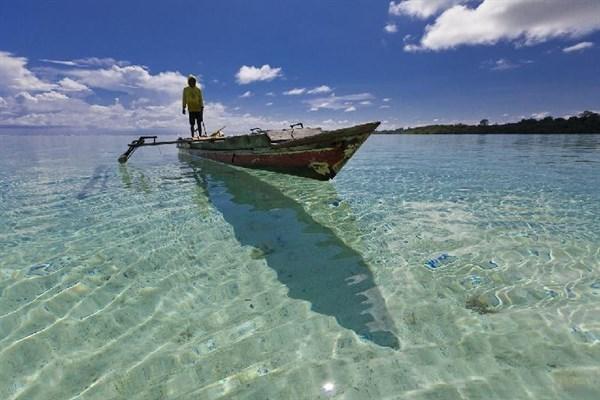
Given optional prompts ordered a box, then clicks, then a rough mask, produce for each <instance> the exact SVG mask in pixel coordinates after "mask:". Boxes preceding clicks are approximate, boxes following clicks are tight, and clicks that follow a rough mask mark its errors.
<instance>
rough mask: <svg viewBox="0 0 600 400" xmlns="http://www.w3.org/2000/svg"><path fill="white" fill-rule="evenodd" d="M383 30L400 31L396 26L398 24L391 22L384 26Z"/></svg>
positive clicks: (389, 31)
mask: <svg viewBox="0 0 600 400" xmlns="http://www.w3.org/2000/svg"><path fill="white" fill-rule="evenodd" d="M383 30H384V31H386V32H387V33H396V32H398V26H396V24H392V23H389V24H387V25H386V26H384V27H383Z"/></svg>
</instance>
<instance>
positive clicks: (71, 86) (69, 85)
mask: <svg viewBox="0 0 600 400" xmlns="http://www.w3.org/2000/svg"><path fill="white" fill-rule="evenodd" d="M58 86H59V87H58V90H60V91H62V92H72V93H73V92H78V93H89V92H91V89H90V88H89V87H87V86H86V85H84V84H82V83H80V82H77V81H74V80H73V79H71V78H63V79H61V80H60V81H58Z"/></svg>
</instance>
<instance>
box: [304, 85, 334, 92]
mask: <svg viewBox="0 0 600 400" xmlns="http://www.w3.org/2000/svg"><path fill="white" fill-rule="evenodd" d="M330 92H331V88H330V87H329V86H327V85H321V86H317V87H315V88H312V89H310V90H309V91H308V92H307V93H308V94H325V93H330Z"/></svg>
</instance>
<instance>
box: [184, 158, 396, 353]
mask: <svg viewBox="0 0 600 400" xmlns="http://www.w3.org/2000/svg"><path fill="white" fill-rule="evenodd" d="M182 160H184V161H185V162H186V163H187V164H188V165H190V166H191V168H192V171H193V172H192V173H193V174H194V179H196V181H197V182H198V184H199V186H201V187H202V189H203V190H205V191H206V193H207V196H208V197H209V199H210V201H211V203H212V204H213V205H214V206H215V207H216V208H217V209H218V210H219V211H220V212H221V213H222V215H223V217H224V218H225V220H226V221H227V222H228V223H230V224H231V225H232V226H233V228H234V232H235V236H236V238H237V239H238V240H239V242H240V243H241V244H243V245H249V246H253V247H255V248H257V249H258V254H259V255H260V256H262V257H264V258H265V260H266V262H267V264H268V265H269V267H271V268H272V269H273V270H275V272H276V273H277V278H278V280H279V281H280V282H281V283H283V284H284V285H286V286H287V287H288V290H289V292H288V295H289V296H290V297H291V298H294V299H300V300H306V301H308V302H310V303H311V309H312V310H313V311H315V312H318V313H321V314H324V315H329V316H333V317H334V318H335V319H336V320H337V322H338V323H339V325H341V326H342V327H344V328H347V329H351V330H353V331H354V332H356V334H358V335H359V336H361V337H363V338H364V339H367V340H370V341H372V342H374V343H376V344H377V345H380V346H385V347H391V348H394V349H398V348H399V347H400V343H399V341H398V338H397V336H396V334H395V332H396V329H395V327H394V323H393V320H392V318H391V317H390V315H389V312H388V310H387V308H386V305H385V300H384V299H383V297H382V295H381V292H380V291H379V289H378V288H377V286H376V285H375V282H374V279H373V274H372V273H371V271H370V270H369V267H368V265H367V264H366V262H365V261H364V260H363V258H362V257H361V255H360V254H359V253H358V252H357V251H355V250H354V249H352V248H351V247H349V246H348V245H346V244H345V243H344V242H343V241H342V240H341V239H340V238H338V237H337V236H336V234H335V233H334V232H333V231H332V230H331V229H329V228H327V227H325V226H323V225H321V224H319V223H318V222H317V221H315V220H314V219H313V218H312V217H311V216H310V215H309V214H308V213H307V212H306V211H305V210H304V208H303V207H302V206H301V205H300V204H299V203H297V202H296V201H294V200H293V199H291V198H289V197H288V196H285V195H284V194H283V193H282V192H281V191H280V190H279V189H278V188H276V187H275V186H273V185H270V184H268V183H266V182H265V181H263V180H262V179H259V178H257V177H255V176H253V175H251V174H249V173H246V172H244V171H241V170H239V169H236V168H232V167H230V166H226V165H220V164H218V163H214V162H211V161H190V160H189V159H187V158H182ZM296 179H298V178H296ZM322 184H327V183H322Z"/></svg>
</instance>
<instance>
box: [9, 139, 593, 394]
mask: <svg viewBox="0 0 600 400" xmlns="http://www.w3.org/2000/svg"><path fill="white" fill-rule="evenodd" d="M129 139H130V138H128V137H123V136H103V137H85V136H72V137H63V136H17V135H15V136H10V135H9V136H0V143H1V144H0V398H1V399H23V400H25V399H27V400H29V399H103V400H104V399H217V398H230V399H319V398H320V399H328V398H334V399H489V398H497V399H597V398H600V177H599V171H600V136H599V135H580V136H579V135H575V136H562V135H557V136H536V135H522V136H510V135H506V136H505V135H497V136H388V137H386V136H374V137H371V138H370V139H369V140H368V141H367V143H366V144H365V145H364V147H363V148H362V149H361V150H360V151H359V152H358V153H357V154H356V155H355V157H354V158H353V159H352V160H351V161H350V163H349V164H348V165H347V166H346V167H345V168H344V170H343V171H342V173H341V174H340V175H339V176H338V177H337V178H336V179H335V180H333V181H331V182H325V183H324V182H314V181H310V180H306V179H302V178H295V177H288V176H284V175H277V174H274V173H269V172H261V171H247V170H241V169H236V168H231V167H227V166H221V165H219V164H214V163H210V162H191V161H190V160H188V159H185V158H181V157H179V156H178V154H177V152H176V150H175V149H174V148H168V147H163V148H155V149H142V150H139V151H138V152H137V153H136V154H135V155H134V156H133V157H132V159H131V160H130V162H129V163H128V164H127V165H124V166H123V165H118V163H117V162H116V158H117V157H118V155H119V154H120V153H122V152H123V150H124V149H125V144H126V143H127V141H128V140H129Z"/></svg>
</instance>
